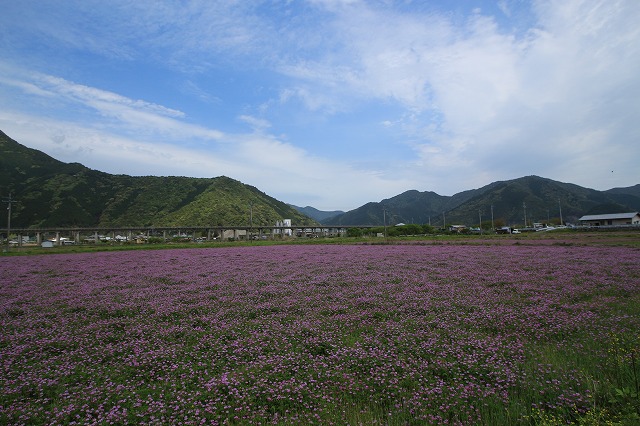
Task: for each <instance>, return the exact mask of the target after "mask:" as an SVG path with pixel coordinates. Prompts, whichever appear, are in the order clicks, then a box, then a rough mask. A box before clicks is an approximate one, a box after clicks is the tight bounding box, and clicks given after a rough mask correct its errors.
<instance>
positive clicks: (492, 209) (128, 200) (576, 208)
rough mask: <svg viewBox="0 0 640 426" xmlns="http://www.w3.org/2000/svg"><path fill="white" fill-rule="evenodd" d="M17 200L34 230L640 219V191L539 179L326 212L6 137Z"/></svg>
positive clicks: (213, 181)
mask: <svg viewBox="0 0 640 426" xmlns="http://www.w3.org/2000/svg"><path fill="white" fill-rule="evenodd" d="M9 193H10V194H11V195H12V197H13V199H14V200H16V201H17V202H16V203H15V204H14V205H13V206H12V217H11V221H12V222H11V223H12V226H13V227H25V228H26V227H31V228H36V227H63V226H78V227H93V226H100V227H118V226H141V227H152V226H158V227H160V226H185V227H186V226H229V225H236V226H247V225H250V224H251V225H254V226H260V225H264V226H272V225H274V224H275V223H276V222H277V221H279V220H282V219H285V218H286V219H291V220H292V223H293V224H294V225H296V226H297V225H303V226H308V225H318V224H324V225H347V226H350V225H383V224H387V225H395V224H398V223H418V224H431V225H432V226H442V225H443V224H447V225H448V224H466V225H469V226H476V225H478V224H480V223H493V224H494V225H495V226H502V225H519V226H521V225H522V224H523V223H524V221H525V217H526V220H527V224H530V223H531V222H556V223H557V222H559V221H560V218H561V217H562V221H563V222H576V221H577V219H578V218H579V217H580V216H582V215H585V214H599V213H618V212H630V211H640V184H636V185H634V186H629V187H623V188H613V189H609V190H607V191H597V190H594V189H589V188H584V187H581V186H578V185H574V184H571V183H563V182H558V181H554V180H551V179H546V178H543V177H538V176H525V177H521V178H517V179H513V180H507V181H498V182H493V183H491V184H489V185H486V186H484V187H482V188H479V189H472V190H468V191H463V192H460V193H458V194H455V195H453V196H444V195H439V194H437V193H435V192H432V191H424V192H420V191H417V190H409V191H406V192H403V193H402V194H399V195H396V196H395V197H391V198H388V199H384V200H382V201H379V202H370V203H367V204H365V205H363V206H361V207H358V208H356V209H354V210H350V211H348V212H342V211H339V210H336V211H321V210H318V209H315V208H313V207H310V206H307V207H297V206H293V205H290V204H286V203H284V202H282V201H279V200H276V199H275V198H273V197H270V196H268V195H267V194H265V193H264V192H262V191H260V190H259V189H257V188H255V187H253V186H250V185H246V184H243V183H242V182H239V181H237V180H234V179H232V178H229V177H225V176H220V177H214V178H190V177H175V176H128V175H112V174H108V173H104V172H100V171H97V170H92V169H89V168H87V167H85V166H83V165H81V164H78V163H64V162H61V161H58V160H56V159H54V158H52V157H50V156H49V155H47V154H45V153H43V152H41V151H38V150H34V149H31V148H27V147H25V146H23V145H21V144H20V143H18V142H16V141H15V140H13V139H11V138H10V137H9V136H7V135H6V134H4V133H3V132H1V131H0V195H2V196H3V197H6V196H7V195H8V194H9ZM3 210H4V209H3ZM2 216H4V218H3V217H2ZM2 220H6V215H5V214H4V211H3V213H2V214H0V221H2ZM0 223H4V222H0Z"/></svg>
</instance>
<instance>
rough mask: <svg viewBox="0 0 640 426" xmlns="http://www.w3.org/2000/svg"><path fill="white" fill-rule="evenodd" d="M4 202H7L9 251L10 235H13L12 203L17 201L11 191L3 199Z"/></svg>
mask: <svg viewBox="0 0 640 426" xmlns="http://www.w3.org/2000/svg"><path fill="white" fill-rule="evenodd" d="M2 202H3V203H7V204H8V207H7V249H6V251H7V252H8V251H9V236H10V235H11V204H13V203H15V202H16V201H15V200H12V199H11V193H9V196H8V197H5V198H3V199H2Z"/></svg>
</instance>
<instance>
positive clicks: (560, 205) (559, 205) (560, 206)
mask: <svg viewBox="0 0 640 426" xmlns="http://www.w3.org/2000/svg"><path fill="white" fill-rule="evenodd" d="M558 207H559V208H560V225H562V204H560V198H558Z"/></svg>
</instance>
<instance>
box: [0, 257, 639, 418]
mask: <svg viewBox="0 0 640 426" xmlns="http://www.w3.org/2000/svg"><path fill="white" fill-rule="evenodd" d="M639 295H640V250H638V249H634V248H628V247H586V246H576V247H568V246H553V245H551V246H549V245H547V246H520V245H514V246H505V245H503V246H464V245H439V246H438V245H429V246H421V245H358V246H356V245H308V246H305V245H296V246H286V245H282V246H261V247H228V248H217V249H181V250H158V251H131V252H108V253H80V254H50V255H37V256H18V257H3V258H0V363H1V365H0V368H1V374H0V424H69V425H73V424H139V423H145V424H365V425H367V424H384V425H387V424H389V425H404V424H416V425H423V424H434V425H435V424H460V425H468V424H514V423H520V424H543V423H544V422H545V421H546V422H547V423H546V424H567V423H571V422H575V423H580V424H587V423H585V422H586V420H585V419H589V418H592V419H608V420H610V421H619V422H620V424H627V423H625V422H631V421H633V420H634V419H636V418H637V417H635V416H637V415H638V396H637V393H638V383H637V382H638V378H637V374H638V369H637V367H638V366H637V365H636V364H637V353H638V344H639V343H638V341H639V337H638V330H640V308H639V306H640V296H639ZM634 392H635V393H634ZM634 395H635V396H634ZM556 421H557V422H558V423H552V422H556ZM593 424H596V423H593ZM628 424H632V423H628Z"/></svg>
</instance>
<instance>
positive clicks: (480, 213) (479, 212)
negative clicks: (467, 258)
mask: <svg viewBox="0 0 640 426" xmlns="http://www.w3.org/2000/svg"><path fill="white" fill-rule="evenodd" d="M478 224H479V225H478V226H479V227H480V235H482V210H478Z"/></svg>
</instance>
